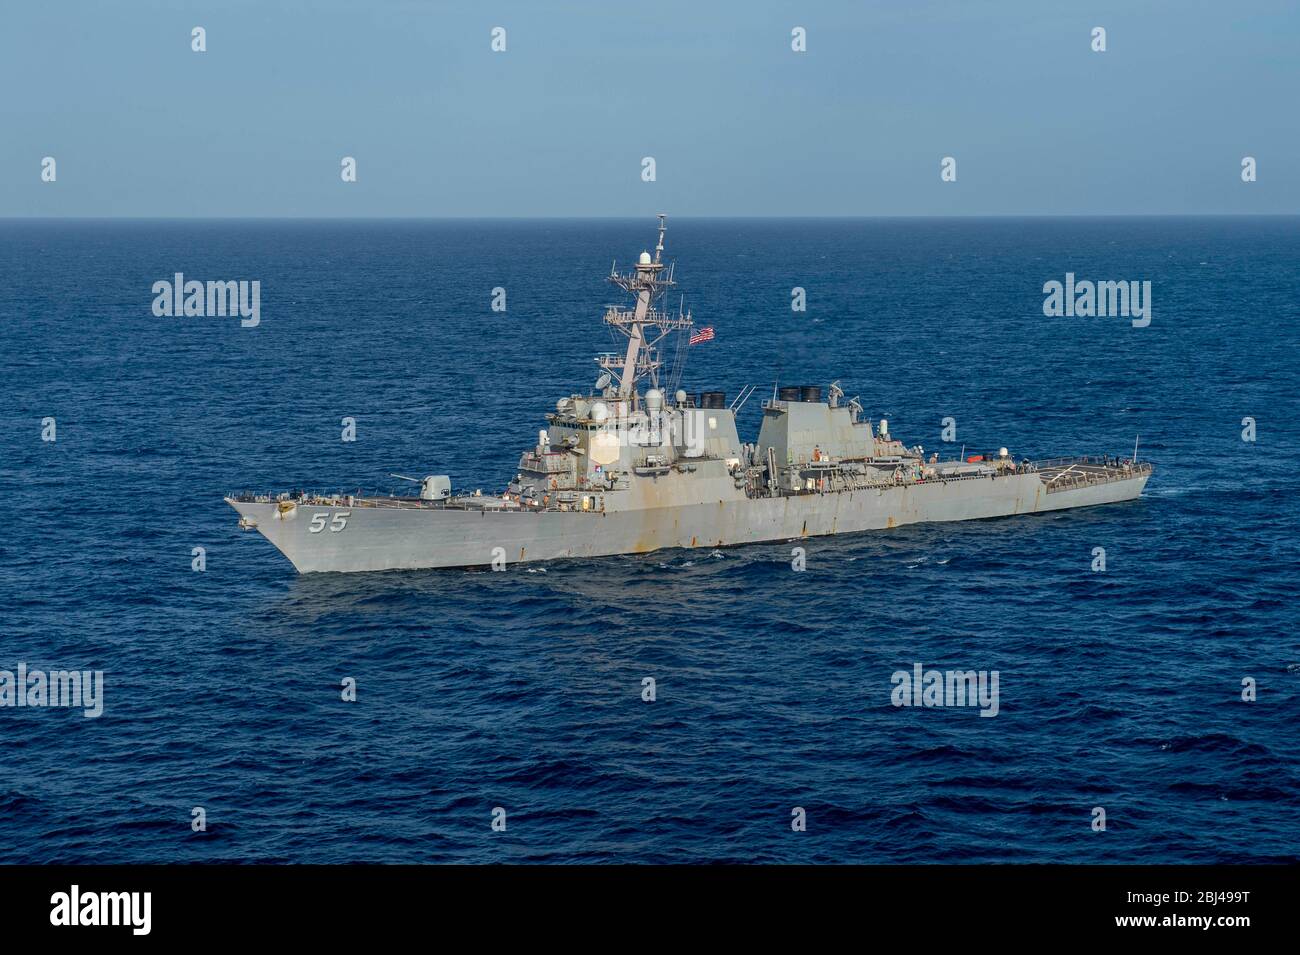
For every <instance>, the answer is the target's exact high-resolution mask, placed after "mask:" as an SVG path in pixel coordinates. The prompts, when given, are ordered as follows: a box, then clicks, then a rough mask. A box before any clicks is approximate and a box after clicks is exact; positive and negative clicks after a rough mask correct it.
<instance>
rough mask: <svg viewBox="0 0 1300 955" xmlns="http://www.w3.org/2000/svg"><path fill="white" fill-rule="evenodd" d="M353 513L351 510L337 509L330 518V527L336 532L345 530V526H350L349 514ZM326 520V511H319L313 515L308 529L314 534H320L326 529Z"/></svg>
mask: <svg viewBox="0 0 1300 955" xmlns="http://www.w3.org/2000/svg"><path fill="white" fill-rule="evenodd" d="M351 513H352V512H351V511H335V512H334V513H333V515H332V516H331V517H330V518H329V529H330V530H331V531H333V532H334V533H336V534H337V533H338V532H339V531H341V530H343V528H345V527H347V526H348V516H349V515H350V514H351ZM325 521H326V517H325V512H324V511H317V512H316V513H315V514H313V515H312V517H311V524H310V526H308V528H307V529H308V530H309V531H311V533H313V534H319V533H320V532H321V531H323V530H324V529H325Z"/></svg>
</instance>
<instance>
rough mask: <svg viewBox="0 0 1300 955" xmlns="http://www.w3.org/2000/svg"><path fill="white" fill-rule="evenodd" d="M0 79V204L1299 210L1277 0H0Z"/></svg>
mask: <svg viewBox="0 0 1300 955" xmlns="http://www.w3.org/2000/svg"><path fill="white" fill-rule="evenodd" d="M194 26H203V27H205V28H206V30H207V43H208V51H207V52H206V53H194V52H192V51H191V50H190V30H191V28H192V27H194ZM495 26H501V27H505V28H506V30H507V44H508V50H507V52H505V53H493V52H492V51H491V50H490V48H489V44H490V35H489V33H490V30H491V29H492V27H495ZM795 26H802V27H805V28H806V29H807V31H808V52H806V53H802V54H796V53H794V52H792V51H791V49H790V30H791V28H792V27H795ZM1094 26H1103V27H1105V28H1106V30H1107V46H1108V50H1107V52H1105V53H1094V52H1092V50H1091V49H1090V37H1089V34H1090V31H1091V29H1092V28H1093V27H1094ZM0 84H2V88H3V90H4V92H3V95H2V96H0V120H2V125H0V216H6V217H7V216H181V217H188V216H321V217H339V216H556V215H559V216H630V215H636V216H640V215H647V214H650V213H653V212H656V211H660V210H664V211H668V212H670V213H672V214H674V215H691V216H713V215H718V216H729V215H742V216H761V215H795V216H798V215H810V216H821V215H1020V214H1030V215H1051V214H1082V215H1089V214H1094V215H1095V214H1140V213H1157V214H1180V213H1191V214H1195V213H1292V214H1294V213H1298V212H1300V184H1298V182H1300V121H1298V117H1300V106H1298V105H1297V94H1300V3H1297V2H1296V0H1237V2H1232V0H1221V2H1203V0H1180V2H1175V0H1122V2H1120V0H1115V2H1111V0H1107V2H1083V0H998V2H976V0H953V2H936V0H894V2H889V3H884V2H865V0H841V2H824V0H818V2H813V0H804V2H792V3H773V2H764V0H748V2H741V0H720V2H714V0H692V2H676V0H672V2H662V3H654V2H636V3H629V2H610V0H590V2H565V0H553V2H551V0H547V2H543V0H517V2H516V0H511V2H492V0H476V2H470V0H466V2H460V3H453V2H434V0H355V2H343V0H317V2H307V0H220V2H218V0H209V2H188V0H122V2H100V0H82V2H75V0H74V2H66V0H57V2H56V0H4V2H3V4H2V5H0ZM647 155H650V156H654V157H655V159H656V162H657V174H658V181H657V182H654V183H645V182H642V181H641V178H640V172H641V165H640V162H641V157H643V156H647ZM1246 155H1250V156H1254V157H1256V159H1257V160H1258V163H1259V181H1258V182H1255V183H1252V184H1244V183H1242V181H1241V178H1240V163H1241V158H1242V157H1243V156H1246ZM44 156H53V157H55V159H56V160H57V163H58V167H57V171H58V181H57V182H56V183H53V184H49V183H42V182H41V181H40V163H41V159H42V157H44ZM343 156H354V157H356V159H357V162H358V174H359V181H358V182H356V183H353V184H345V183H343V182H342V181H341V179H340V176H339V169H340V166H339V164H340V160H341V159H342V157H343ZM943 156H953V157H955V158H956V159H957V163H958V165H957V172H958V177H957V182H956V183H951V184H948V183H943V182H941V181H940V178H939V163H940V160H941V158H942V157H943Z"/></svg>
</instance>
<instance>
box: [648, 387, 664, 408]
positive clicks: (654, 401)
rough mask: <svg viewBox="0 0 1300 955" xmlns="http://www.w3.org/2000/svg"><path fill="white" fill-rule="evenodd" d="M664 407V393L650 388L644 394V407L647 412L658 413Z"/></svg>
mask: <svg viewBox="0 0 1300 955" xmlns="http://www.w3.org/2000/svg"><path fill="white" fill-rule="evenodd" d="M663 406H664V393H663V392H662V391H660V390H659V389H658V388H651V389H650V390H649V391H647V392H646V393H645V407H646V410H647V411H658V410H659V409H660V408H662V407H663Z"/></svg>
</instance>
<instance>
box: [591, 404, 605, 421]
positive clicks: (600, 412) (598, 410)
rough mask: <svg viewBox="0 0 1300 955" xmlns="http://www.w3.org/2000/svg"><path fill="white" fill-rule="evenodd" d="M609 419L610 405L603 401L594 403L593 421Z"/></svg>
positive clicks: (592, 405) (592, 410) (592, 409)
mask: <svg viewBox="0 0 1300 955" xmlns="http://www.w3.org/2000/svg"><path fill="white" fill-rule="evenodd" d="M608 419H609V405H607V404H605V402H603V401H593V402H592V403H591V420H592V421H606V420H608Z"/></svg>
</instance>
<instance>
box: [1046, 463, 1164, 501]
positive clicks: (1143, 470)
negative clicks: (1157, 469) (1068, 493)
mask: <svg viewBox="0 0 1300 955" xmlns="http://www.w3.org/2000/svg"><path fill="white" fill-rule="evenodd" d="M1035 467H1037V469H1038V478H1039V480H1041V481H1042V482H1043V484H1045V485H1046V486H1047V493H1048V494H1053V493H1055V492H1057V491H1065V490H1070V489H1073V488H1077V487H1084V486H1087V485H1090V484H1109V483H1111V482H1112V481H1123V480H1126V479H1128V478H1134V477H1139V476H1141V475H1143V474H1150V473H1151V465H1150V464H1149V463H1147V462H1145V461H1139V462H1138V463H1137V464H1134V463H1133V462H1131V461H1127V460H1123V459H1120V458H1108V457H1079V458H1052V459H1051V460H1048V461H1037V462H1035Z"/></svg>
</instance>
